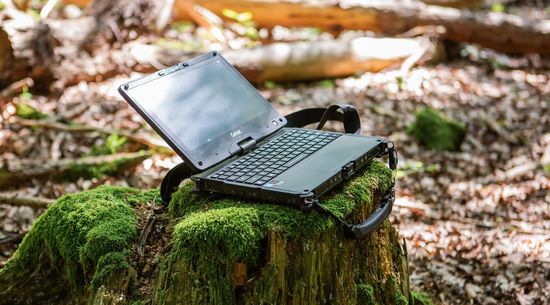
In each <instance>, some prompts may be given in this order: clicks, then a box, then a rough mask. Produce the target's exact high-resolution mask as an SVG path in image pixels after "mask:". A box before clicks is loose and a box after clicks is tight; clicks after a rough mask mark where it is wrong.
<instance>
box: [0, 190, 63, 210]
mask: <svg viewBox="0 0 550 305" xmlns="http://www.w3.org/2000/svg"><path fill="white" fill-rule="evenodd" d="M53 201H54V200H53V199H48V198H43V197H31V196H24V195H20V194H6V193H0V204H9V205H15V206H28V207H31V208H35V209H40V208H45V207H47V206H48V205H49V204H50V203H52V202H53Z"/></svg>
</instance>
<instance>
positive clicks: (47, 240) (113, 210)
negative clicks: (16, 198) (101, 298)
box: [0, 186, 159, 295]
mask: <svg viewBox="0 0 550 305" xmlns="http://www.w3.org/2000/svg"><path fill="white" fill-rule="evenodd" d="M158 197H159V196H158V191H157V190H154V191H149V192H141V191H139V190H135V189H131V188H121V187H109V186H104V187H100V188H97V189H95V190H92V191H87V192H82V193H79V194H72V195H66V196H63V197H61V198H60V199H58V200H57V201H56V202H55V203H53V204H52V205H50V206H49V207H48V209H47V210H46V212H44V214H42V215H41V216H40V217H39V218H38V219H37V220H36V222H35V223H34V225H33V227H32V229H31V230H30V231H29V233H28V234H27V235H26V236H25V238H24V239H23V241H22V242H21V244H20V247H19V249H18V250H17V251H16V252H15V254H14V255H13V257H12V258H11V259H10V260H9V261H8V262H7V264H6V266H5V267H4V268H3V269H1V270H0V278H3V276H4V275H6V276H7V275H11V276H13V275H14V274H16V275H17V276H20V277H22V278H23V277H26V276H30V274H29V272H33V270H36V268H39V266H40V265H41V264H43V263H49V264H51V265H52V266H61V267H62V268H61V269H60V270H59V272H60V275H61V276H62V279H63V281H65V282H66V283H67V284H68V286H69V288H70V290H71V291H72V292H73V293H82V292H83V291H81V288H79V287H86V286H87V285H86V284H92V286H91V287H92V289H94V288H96V287H97V285H99V284H100V283H101V280H102V279H104V278H105V276H107V275H108V274H109V273H110V272H113V271H117V270H121V269H125V268H127V267H128V263H127V261H126V260H127V257H128V255H129V253H130V252H129V249H130V246H131V243H132V242H133V241H134V240H135V238H136V234H137V233H136V222H137V220H136V216H135V215H134V211H133V205H135V204H136V203H137V202H146V201H157V200H158ZM15 282H17V280H16V281H15ZM12 283H13V281H12ZM8 293H9V292H8ZM1 294H2V293H0V295H1Z"/></svg>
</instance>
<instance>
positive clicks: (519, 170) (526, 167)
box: [504, 161, 540, 179]
mask: <svg viewBox="0 0 550 305" xmlns="http://www.w3.org/2000/svg"><path fill="white" fill-rule="evenodd" d="M539 166H540V164H539V163H538V162H535V161H530V162H527V163H524V164H520V165H518V166H515V167H512V168H511V169H509V170H507V171H506V172H504V176H505V177H506V179H513V178H515V177H518V176H521V175H523V174H526V173H530V172H533V171H534V170H536V169H537V168H538V167H539Z"/></svg>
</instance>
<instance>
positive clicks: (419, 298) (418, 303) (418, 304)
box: [411, 290, 433, 305]
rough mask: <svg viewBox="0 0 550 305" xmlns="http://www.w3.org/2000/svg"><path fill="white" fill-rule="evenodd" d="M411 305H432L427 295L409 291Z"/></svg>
mask: <svg viewBox="0 0 550 305" xmlns="http://www.w3.org/2000/svg"><path fill="white" fill-rule="evenodd" d="M411 305H433V301H432V299H431V298H430V296H429V295H427V294H425V293H423V292H416V291H412V290H411Z"/></svg>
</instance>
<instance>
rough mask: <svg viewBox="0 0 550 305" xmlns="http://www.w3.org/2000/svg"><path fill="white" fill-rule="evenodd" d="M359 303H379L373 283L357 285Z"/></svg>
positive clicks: (370, 304) (374, 304) (360, 304)
mask: <svg viewBox="0 0 550 305" xmlns="http://www.w3.org/2000/svg"><path fill="white" fill-rule="evenodd" d="M357 305H378V303H377V302H376V296H375V295H374V288H372V286H371V285H369V284H363V283H362V284H358V285H357Z"/></svg>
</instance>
